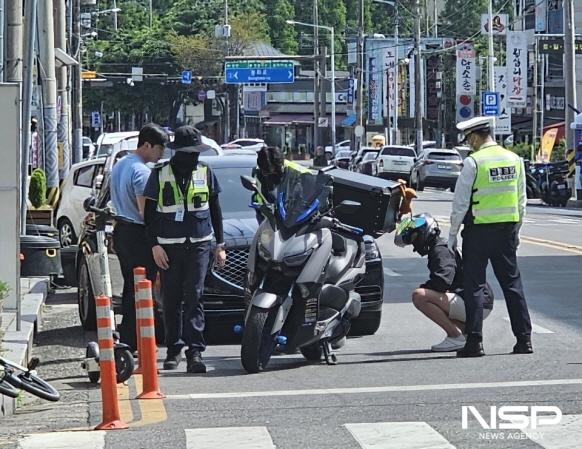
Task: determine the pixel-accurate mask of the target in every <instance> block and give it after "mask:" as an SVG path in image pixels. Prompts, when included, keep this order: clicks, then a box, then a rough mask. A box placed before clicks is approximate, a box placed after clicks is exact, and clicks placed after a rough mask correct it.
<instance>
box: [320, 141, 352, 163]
mask: <svg viewBox="0 0 582 449" xmlns="http://www.w3.org/2000/svg"><path fill="white" fill-rule="evenodd" d="M350 148H351V141H349V140H342V141H341V142H338V143H336V144H335V153H336V154H337V152H338V151H344V150H349V149H350ZM324 150H325V155H326V156H327V158H328V159H329V160H331V159H333V157H334V156H333V154H334V151H333V145H327V146H326V147H325V148H324Z"/></svg>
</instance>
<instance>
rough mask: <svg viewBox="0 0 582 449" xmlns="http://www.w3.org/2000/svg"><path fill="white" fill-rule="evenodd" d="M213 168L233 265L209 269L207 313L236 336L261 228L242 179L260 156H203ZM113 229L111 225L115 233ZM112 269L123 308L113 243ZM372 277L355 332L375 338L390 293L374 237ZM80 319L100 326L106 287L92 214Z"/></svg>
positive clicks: (80, 269) (362, 289)
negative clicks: (100, 297) (99, 304)
mask: <svg viewBox="0 0 582 449" xmlns="http://www.w3.org/2000/svg"><path fill="white" fill-rule="evenodd" d="M119 158H120V156H119V155H116V154H114V155H112V156H111V157H110V158H109V159H108V161H107V164H106V168H105V170H106V174H105V179H104V183H103V187H102V189H101V192H100V195H99V198H98V200H97V203H96V206H97V207H103V206H105V205H106V204H107V202H108V201H109V189H108V183H109V182H108V179H109V177H108V173H109V172H110V170H111V167H112V166H113V164H114V163H115V161H116V160H118V159H119ZM202 159H203V161H204V162H205V163H206V164H208V166H209V167H211V168H212V170H213V171H214V173H215V174H216V177H217V178H218V180H219V183H220V185H221V187H222V193H221V195H220V202H221V208H222V213H223V219H224V234H225V235H224V237H225V243H226V249H227V262H226V265H225V266H224V267H221V268H218V267H216V266H214V264H213V263H212V260H211V261H210V264H209V266H208V273H207V276H206V283H205V287H204V293H203V299H202V301H203V302H204V307H205V309H206V317H207V322H208V329H209V330H210V331H212V330H215V329H219V330H221V331H222V333H228V332H232V329H233V326H234V325H236V324H242V323H243V314H244V309H245V299H244V298H245V292H244V287H245V282H246V276H247V258H248V254H249V248H250V245H251V242H252V240H253V237H254V235H255V232H256V230H257V228H258V223H257V219H256V214H255V211H254V210H253V209H251V208H249V207H248V204H249V200H250V195H249V192H247V191H246V190H244V189H243V188H242V187H241V184H240V176H241V175H251V173H252V170H253V168H254V167H255V166H256V156H229V157H206V156H205V157H203V158H202ZM111 230H112V227H110V229H109V231H111ZM107 235H108V247H109V251H110V257H109V261H110V271H111V280H112V287H113V304H114V307H115V308H116V309H117V310H119V309H120V307H121V294H122V287H123V279H122V276H121V270H120V268H119V262H118V260H117V257H116V255H115V248H113V247H112V245H111V240H112V239H111V233H110V232H108V234H107ZM365 246H366V260H367V267H366V276H365V277H363V278H362V279H361V280H360V281H359V283H358V285H357V288H356V291H358V292H359V293H360V295H361V297H362V302H363V304H362V314H361V316H362V319H361V320H360V321H358V320H356V321H355V322H354V323H353V329H354V332H358V333H359V334H373V333H375V332H376V330H377V329H378V327H379V326H380V319H381V313H382V301H383V293H384V271H383V266H382V258H381V255H380V252H379V249H378V245H377V244H376V242H375V240H374V239H373V238H371V237H367V240H366V245H365ZM211 254H212V252H211ZM77 275H78V305H79V317H80V319H81V323H82V325H83V327H84V328H85V329H87V330H94V329H95V328H96V318H95V297H96V295H97V294H99V292H100V290H101V287H100V281H99V261H98V256H97V254H96V242H95V227H94V222H93V220H92V214H89V215H88V217H87V219H86V220H85V224H84V228H83V232H82V235H81V239H80V244H79V252H78V254H77ZM154 296H156V298H155V299H156V304H157V311H156V316H157V319H156V326H157V333H158V335H162V334H163V332H162V331H163V329H162V320H161V319H160V318H161V302H162V301H163V299H162V298H161V295H159V294H155V295H154Z"/></svg>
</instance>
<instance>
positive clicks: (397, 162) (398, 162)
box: [394, 161, 406, 165]
mask: <svg viewBox="0 0 582 449" xmlns="http://www.w3.org/2000/svg"><path fill="white" fill-rule="evenodd" d="M394 165H406V161H394Z"/></svg>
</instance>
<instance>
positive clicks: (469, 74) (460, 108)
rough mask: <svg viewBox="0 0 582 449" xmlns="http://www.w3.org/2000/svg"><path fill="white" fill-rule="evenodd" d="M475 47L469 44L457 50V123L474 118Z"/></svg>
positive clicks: (475, 91)
mask: <svg viewBox="0 0 582 449" xmlns="http://www.w3.org/2000/svg"><path fill="white" fill-rule="evenodd" d="M475 58H476V54H475V47H474V46H473V44H472V43H470V42H465V43H462V44H461V45H460V46H459V47H458V48H457V121H463V120H468V119H470V118H473V117H474V116H475V106H474V101H473V100H474V96H475V95H476V94H477V65H476V60H475Z"/></svg>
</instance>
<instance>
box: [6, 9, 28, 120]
mask: <svg viewBox="0 0 582 449" xmlns="http://www.w3.org/2000/svg"><path fill="white" fill-rule="evenodd" d="M5 6H6V13H5V15H6V17H5V20H6V54H5V57H6V59H5V60H6V65H5V70H4V80H5V81H7V82H13V83H20V82H21V81H22V0H9V1H5ZM22 126H28V124H26V125H25V124H24V123H23V124H22Z"/></svg>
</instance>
